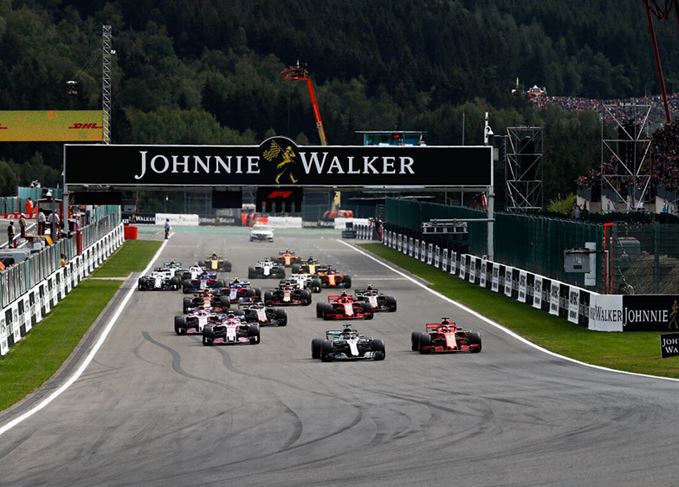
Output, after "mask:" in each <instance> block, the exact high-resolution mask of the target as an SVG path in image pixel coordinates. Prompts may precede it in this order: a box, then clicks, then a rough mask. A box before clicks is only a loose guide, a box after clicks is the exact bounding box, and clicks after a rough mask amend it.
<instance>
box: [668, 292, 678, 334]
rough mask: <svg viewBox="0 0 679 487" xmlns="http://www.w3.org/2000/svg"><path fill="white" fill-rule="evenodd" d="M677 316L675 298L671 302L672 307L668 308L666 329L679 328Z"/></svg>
mask: <svg viewBox="0 0 679 487" xmlns="http://www.w3.org/2000/svg"><path fill="white" fill-rule="evenodd" d="M677 318H679V304H677V300H676V299H675V300H674V303H672V309H671V310H670V314H669V316H668V319H667V329H668V330H679V322H677Z"/></svg>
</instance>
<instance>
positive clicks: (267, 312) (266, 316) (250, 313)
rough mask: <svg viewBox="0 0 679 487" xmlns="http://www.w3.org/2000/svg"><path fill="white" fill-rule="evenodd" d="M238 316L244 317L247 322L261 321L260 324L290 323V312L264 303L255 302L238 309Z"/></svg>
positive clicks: (278, 324)
mask: <svg viewBox="0 0 679 487" xmlns="http://www.w3.org/2000/svg"><path fill="white" fill-rule="evenodd" d="M236 316H239V317H242V318H243V319H244V320H245V321H246V322H247V323H259V325H260V326H285V325H287V324H288V314H287V313H286V312H285V310H282V309H276V308H269V307H268V306H264V305H263V304H262V303H254V304H250V305H246V306H245V307H242V308H241V309H239V310H238V311H236Z"/></svg>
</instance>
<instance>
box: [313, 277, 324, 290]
mask: <svg viewBox="0 0 679 487" xmlns="http://www.w3.org/2000/svg"><path fill="white" fill-rule="evenodd" d="M322 288H323V284H322V283H321V280H320V279H318V278H316V279H312V280H311V292H314V293H320V292H321V289H322Z"/></svg>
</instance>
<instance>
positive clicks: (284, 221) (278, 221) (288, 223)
mask: <svg viewBox="0 0 679 487" xmlns="http://www.w3.org/2000/svg"><path fill="white" fill-rule="evenodd" d="M269 226H270V227H272V228H302V218H300V217H298V216H270V217H269Z"/></svg>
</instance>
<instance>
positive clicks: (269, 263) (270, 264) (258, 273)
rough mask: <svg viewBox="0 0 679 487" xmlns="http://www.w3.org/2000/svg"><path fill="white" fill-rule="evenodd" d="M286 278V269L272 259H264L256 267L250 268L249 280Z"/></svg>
mask: <svg viewBox="0 0 679 487" xmlns="http://www.w3.org/2000/svg"><path fill="white" fill-rule="evenodd" d="M269 277H272V278H275V279H281V278H285V267H283V265H282V264H280V263H279V262H276V261H275V260H271V259H263V260H260V261H259V262H257V263H256V264H255V265H253V266H250V267H248V279H256V278H269Z"/></svg>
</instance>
